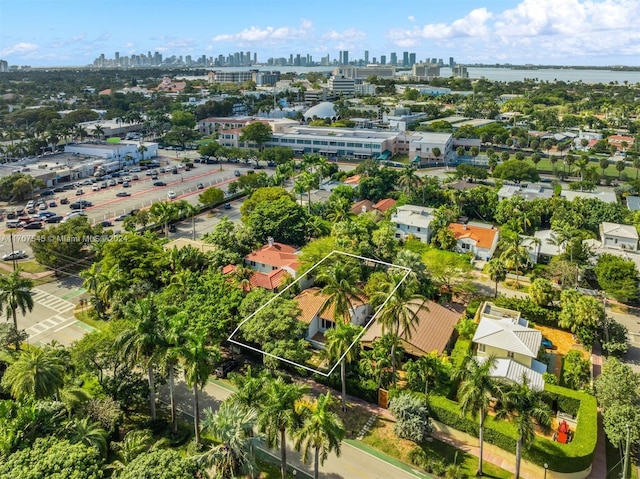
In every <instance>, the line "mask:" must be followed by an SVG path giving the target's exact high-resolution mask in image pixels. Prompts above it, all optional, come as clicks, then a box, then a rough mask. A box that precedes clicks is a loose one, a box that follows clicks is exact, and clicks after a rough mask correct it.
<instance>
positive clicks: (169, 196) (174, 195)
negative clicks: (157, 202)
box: [167, 191, 178, 200]
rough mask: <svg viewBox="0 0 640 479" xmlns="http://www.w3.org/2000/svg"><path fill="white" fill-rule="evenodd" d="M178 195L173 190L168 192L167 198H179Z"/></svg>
mask: <svg viewBox="0 0 640 479" xmlns="http://www.w3.org/2000/svg"><path fill="white" fill-rule="evenodd" d="M177 196H178V195H176V194H175V192H173V191H169V192H168V193H167V198H169V199H170V200H175V199H176V198H177Z"/></svg>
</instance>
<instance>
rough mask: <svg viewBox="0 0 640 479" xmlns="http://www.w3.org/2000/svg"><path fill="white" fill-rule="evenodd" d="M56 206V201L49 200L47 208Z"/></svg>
mask: <svg viewBox="0 0 640 479" xmlns="http://www.w3.org/2000/svg"><path fill="white" fill-rule="evenodd" d="M56 206H58V203H56V202H55V201H49V208H55V207H56Z"/></svg>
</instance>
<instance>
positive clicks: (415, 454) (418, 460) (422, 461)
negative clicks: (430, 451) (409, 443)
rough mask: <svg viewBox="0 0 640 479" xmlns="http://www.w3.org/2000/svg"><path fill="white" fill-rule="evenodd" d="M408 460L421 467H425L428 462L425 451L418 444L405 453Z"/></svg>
mask: <svg viewBox="0 0 640 479" xmlns="http://www.w3.org/2000/svg"><path fill="white" fill-rule="evenodd" d="M407 457H408V459H409V462H410V463H411V464H413V465H414V466H417V467H419V468H421V469H426V468H427V463H428V462H429V457H428V456H427V453H426V452H425V451H424V449H422V448H421V447H419V446H416V447H414V448H413V449H411V450H410V451H409V454H408V455H407Z"/></svg>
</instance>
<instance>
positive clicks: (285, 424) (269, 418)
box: [258, 378, 308, 479]
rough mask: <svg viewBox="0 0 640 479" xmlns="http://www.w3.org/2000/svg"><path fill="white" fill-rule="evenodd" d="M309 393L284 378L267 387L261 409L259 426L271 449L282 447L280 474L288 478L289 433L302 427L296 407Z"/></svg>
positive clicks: (306, 389) (275, 380) (283, 477)
mask: <svg viewBox="0 0 640 479" xmlns="http://www.w3.org/2000/svg"><path fill="white" fill-rule="evenodd" d="M307 392H308V388H307V387H305V386H299V385H297V384H287V383H285V382H284V381H283V379H282V378H277V379H274V380H271V381H270V382H269V383H268V384H267V385H266V386H265V399H264V403H263V404H262V407H261V409H260V413H259V417H258V425H259V427H260V431H261V432H263V433H264V434H265V436H266V439H267V445H268V446H269V447H278V446H280V472H281V474H282V479H286V477H287V443H286V441H287V431H289V432H293V431H295V430H297V429H298V427H299V425H300V418H299V416H298V415H297V414H296V411H295V405H296V403H297V402H298V401H300V400H301V399H302V396H303V395H304V394H306V393H307Z"/></svg>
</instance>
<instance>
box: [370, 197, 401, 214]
mask: <svg viewBox="0 0 640 479" xmlns="http://www.w3.org/2000/svg"><path fill="white" fill-rule="evenodd" d="M395 205H396V200H394V199H392V198H384V199H382V200H380V201H378V202H377V203H376V204H375V205H373V207H374V208H375V209H377V210H378V211H380V212H381V213H384V212H385V211H387V210H388V209H389V208H392V207H393V206H395Z"/></svg>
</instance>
